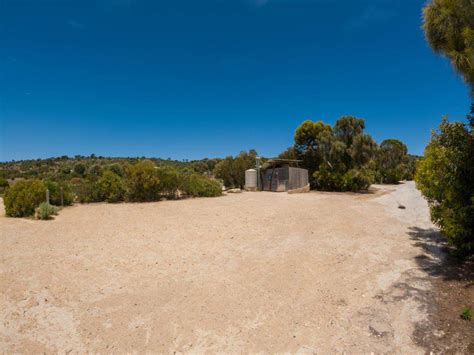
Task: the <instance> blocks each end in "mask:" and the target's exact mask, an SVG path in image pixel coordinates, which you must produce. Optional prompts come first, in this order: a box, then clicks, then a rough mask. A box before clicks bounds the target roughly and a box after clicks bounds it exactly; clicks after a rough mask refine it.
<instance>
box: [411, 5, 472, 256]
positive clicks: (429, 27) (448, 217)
mask: <svg viewBox="0 0 474 355" xmlns="http://www.w3.org/2000/svg"><path fill="white" fill-rule="evenodd" d="M423 15H424V24H423V27H424V30H425V34H426V38H427V40H428V42H429V44H430V45H431V47H432V48H433V50H434V51H435V52H437V53H441V54H442V55H445V56H446V57H447V58H448V59H449V60H450V61H451V63H452V65H453V66H454V68H455V69H456V70H457V72H458V73H459V74H460V75H462V77H463V78H464V80H465V81H466V82H467V84H468V85H469V87H470V92H471V97H472V98H473V99H474V0H433V1H432V2H431V3H429V4H428V5H426V7H425V8H424V11H423ZM467 118H468V121H469V126H467V125H465V124H464V123H462V122H449V121H448V120H447V119H443V122H442V123H441V125H440V128H439V131H438V132H435V133H434V134H433V136H432V137H431V141H430V143H429V144H428V146H427V147H426V149H425V155H424V158H423V159H421V160H420V161H419V162H418V164H417V172H416V175H415V181H416V183H417V187H418V188H419V189H420V190H421V192H422V193H423V195H424V196H425V197H426V198H427V200H428V203H429V205H430V211H431V219H432V220H433V222H434V223H435V224H437V225H438V226H439V227H440V229H441V231H442V232H443V234H444V235H445V236H446V237H447V238H448V240H449V241H450V242H451V244H452V245H454V246H455V247H456V248H457V252H458V253H459V254H460V255H462V256H467V255H473V254H474V132H473V131H474V104H473V105H472V106H471V115H468V116H467Z"/></svg>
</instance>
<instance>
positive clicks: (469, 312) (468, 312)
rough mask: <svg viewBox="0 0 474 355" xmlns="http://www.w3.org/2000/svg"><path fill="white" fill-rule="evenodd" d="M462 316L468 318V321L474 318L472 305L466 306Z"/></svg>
mask: <svg viewBox="0 0 474 355" xmlns="http://www.w3.org/2000/svg"><path fill="white" fill-rule="evenodd" d="M460 317H461V319H463V320H468V321H470V320H472V309H471V307H464V308H463V310H462V313H461V315H460Z"/></svg>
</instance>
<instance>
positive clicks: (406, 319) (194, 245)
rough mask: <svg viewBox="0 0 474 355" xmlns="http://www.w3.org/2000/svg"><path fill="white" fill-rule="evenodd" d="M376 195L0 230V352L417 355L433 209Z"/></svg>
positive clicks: (109, 214)
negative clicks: (422, 261) (417, 236)
mask: <svg viewBox="0 0 474 355" xmlns="http://www.w3.org/2000/svg"><path fill="white" fill-rule="evenodd" d="M378 188H379V190H378V192H377V193H374V194H337V193H309V194H301V195H288V194H278V193H243V194H236V195H228V196H224V197H221V198H216V199H193V200H183V201H169V202H158V203H148V204H118V205H107V204H95V205H78V206H74V207H71V208H66V209H65V210H63V211H61V213H60V215H59V216H58V217H57V218H56V219H55V220H54V221H46V222H42V221H33V220H27V219H9V218H5V217H0V242H1V251H0V294H1V296H0V297H1V298H0V312H1V313H0V318H1V322H0V351H6V352H16V351H19V352H33V351H35V352H38V351H69V350H73V351H94V352H97V351H100V352H109V351H116V352H117V351H120V352H125V351H126V352H131V351H139V352H143V351H159V352H169V351H181V352H203V351H208V352H219V351H220V352H257V351H260V352H317V353H325V352H334V351H338V352H340V351H347V352H352V353H353V352H370V351H374V352H387V351H391V352H403V353H407V352H410V353H413V352H422V351H423V349H420V348H418V347H417V346H416V345H415V344H414V341H413V339H412V333H413V330H414V326H415V324H416V323H417V322H420V321H423V320H424V319H425V316H426V314H425V308H424V304H423V301H422V300H421V299H420V298H419V297H417V290H418V291H422V290H423V289H426V288H427V287H429V283H428V282H427V281H426V278H425V275H424V274H423V273H422V271H420V270H419V267H418V266H417V264H416V263H415V261H414V258H415V256H416V255H417V254H419V250H418V248H417V247H415V246H414V245H413V241H412V240H410V237H409V235H408V231H409V228H410V227H415V226H418V227H419V228H426V227H430V226H431V224H430V223H429V217H428V210H427V207H426V203H425V202H424V201H423V200H422V199H421V197H420V195H419V193H418V192H417V191H416V190H415V188H414V185H413V184H412V183H407V184H403V185H399V186H388V187H378ZM383 192H386V193H385V194H384V193H383ZM397 201H398V203H401V204H403V205H404V206H406V209H405V210H401V209H398V208H397V206H398V205H397Z"/></svg>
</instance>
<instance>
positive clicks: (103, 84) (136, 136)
mask: <svg viewBox="0 0 474 355" xmlns="http://www.w3.org/2000/svg"><path fill="white" fill-rule="evenodd" d="M424 2H425V0H410V1H407V0H358V1H352V0H340V1H337V2H336V1H331V0H200V1H185V0H181V1H180V0H173V1H171V0H166V1H160V0H155V1H146V0H114V1H112V0H93V1H92V0H77V1H73V0H0V33H1V35H0V121H1V122H0V140H1V142H0V160H2V161H5V160H11V159H16V160H17V159H27V158H44V157H50V156H59V155H75V154H83V155H88V154H91V153H95V154H97V155H104V156H155V157H163V158H168V157H171V158H174V159H199V158H203V157H223V156H226V155H229V154H237V153H238V152H239V151H241V150H247V149H250V148H255V149H257V151H258V152H259V153H260V154H261V155H263V156H274V155H277V154H278V153H279V152H281V151H282V150H284V149H285V148H286V147H288V146H289V145H291V144H292V142H293V133H294V130H295V128H296V127H297V126H298V124H299V123H301V122H302V121H303V120H305V119H308V118H309V119H313V120H324V121H326V122H329V123H334V121H335V120H336V119H337V118H338V117H339V116H341V115H345V114H352V115H355V116H358V117H362V118H365V119H366V126H367V132H368V133H370V134H371V135H372V136H373V137H374V138H375V139H376V140H377V141H378V142H380V141H382V140H383V139H385V138H398V139H401V140H403V141H404V142H406V143H407V145H408V148H409V151H410V152H411V153H414V154H421V153H422V152H423V148H424V146H425V145H426V144H427V142H428V140H429V137H430V130H431V129H433V128H435V127H436V126H437V125H438V123H439V122H440V119H441V116H442V115H445V114H448V115H449V116H450V118H451V119H453V120H462V119H463V118H464V117H465V113H466V112H467V111H468V109H469V96H468V91H467V88H466V86H465V85H464V83H463V82H462V80H461V79H460V78H459V77H458V76H457V75H456V74H455V73H454V72H453V70H452V69H451V67H450V65H449V63H448V62H447V61H446V60H445V59H443V58H441V57H439V56H436V55H434V54H433V53H432V51H431V50H430V48H429V47H428V46H427V44H426V43H425V40H424V38H423V33H422V31H421V28H420V26H421V8H422V6H423V4H424Z"/></svg>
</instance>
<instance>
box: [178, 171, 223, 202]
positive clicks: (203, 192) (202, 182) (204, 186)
mask: <svg viewBox="0 0 474 355" xmlns="http://www.w3.org/2000/svg"><path fill="white" fill-rule="evenodd" d="M179 189H180V191H181V192H182V193H183V194H185V195H186V196H190V197H217V196H221V195H222V186H221V184H220V183H219V182H218V181H215V180H211V179H209V178H208V177H206V176H204V175H200V174H190V175H182V176H181V177H180V186H179Z"/></svg>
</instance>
